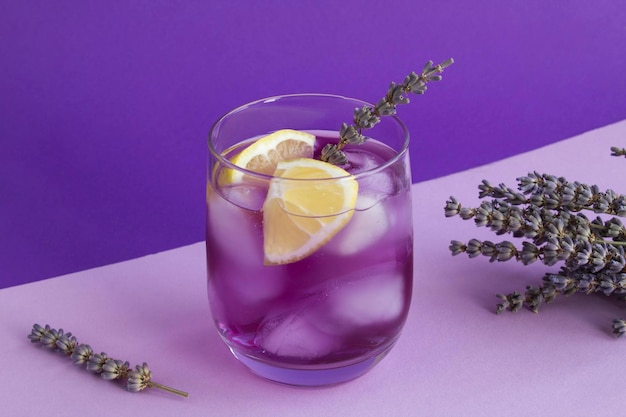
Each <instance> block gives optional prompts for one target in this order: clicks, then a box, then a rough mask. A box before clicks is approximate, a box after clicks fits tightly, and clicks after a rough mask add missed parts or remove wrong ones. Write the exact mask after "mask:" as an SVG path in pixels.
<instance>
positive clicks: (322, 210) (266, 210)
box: [263, 158, 359, 265]
mask: <svg viewBox="0 0 626 417" xmlns="http://www.w3.org/2000/svg"><path fill="white" fill-rule="evenodd" d="M332 178H336V179H335V180H332ZM358 189H359V185H358V182H357V181H356V179H355V178H354V177H353V176H352V175H350V173H348V172H347V171H345V170H343V169H342V168H339V167H337V166H335V165H332V164H329V163H326V162H322V161H318V160H316V159H310V158H298V159H293V160H289V161H280V162H278V163H277V166H276V170H275V171H274V178H273V179H272V180H271V181H270V185H269V190H268V194H267V197H266V199H265V202H264V204H263V243H264V251H265V264H266V265H279V264H287V263H292V262H296V261H298V260H300V259H303V258H305V257H307V256H309V255H310V254H312V253H313V252H315V251H316V250H317V249H319V248H320V247H322V246H323V245H324V244H325V243H327V242H328V241H329V240H330V239H331V238H332V237H333V236H334V235H335V234H337V232H339V231H340V230H341V229H342V228H343V227H344V226H345V225H346V224H347V223H348V221H350V219H351V218H352V214H353V213H354V207H355V205H356V199H357V194H358Z"/></svg>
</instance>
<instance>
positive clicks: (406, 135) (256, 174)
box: [208, 93, 410, 182]
mask: <svg viewBox="0 0 626 417" xmlns="http://www.w3.org/2000/svg"><path fill="white" fill-rule="evenodd" d="M299 97H302V98H306V97H311V98H327V99H338V100H345V101H351V102H354V103H355V104H359V105H361V106H368V107H372V108H373V107H374V104H372V103H369V102H367V101H364V100H361V99H357V98H353V97H347V96H342V95H338V94H326V93H294V94H281V95H276V96H271V97H265V98H261V99H258V100H254V101H251V102H248V103H246V104H243V105H241V106H238V107H236V108H234V109H232V110H230V111H228V112H226V113H224V114H223V115H222V116H221V117H219V118H218V119H217V120H216V121H215V123H213V125H212V126H211V129H210V130H209V137H208V147H209V152H210V153H211V154H212V155H213V157H215V158H216V160H217V161H218V162H219V163H220V164H222V165H224V167H225V168H227V169H233V170H235V171H239V172H241V173H242V174H243V175H245V176H251V177H256V178H259V179H264V180H268V181H269V180H271V179H273V178H280V179H281V180H290V181H304V182H307V181H326V180H335V181H336V180H340V179H342V178H356V179H358V178H360V177H367V176H370V175H375V174H377V173H378V172H380V171H383V170H385V169H387V168H388V167H391V166H393V165H394V164H396V163H397V162H398V161H399V160H401V159H402V158H404V156H405V155H406V154H407V153H408V152H409V143H410V135H409V130H408V128H407V127H406V124H404V122H403V121H402V120H401V119H400V118H399V117H398V116H396V115H390V116H384V117H385V118H386V119H387V120H393V121H394V122H395V123H396V124H398V125H399V127H400V129H401V130H402V132H403V136H404V140H403V141H402V147H401V149H400V150H399V151H398V152H397V153H396V154H395V155H394V156H393V157H392V158H389V159H388V160H385V162H384V163H383V164H381V165H378V166H376V167H375V168H371V169H367V170H364V171H361V172H358V173H356V174H349V175H345V176H343V177H328V178H315V179H313V178H289V177H274V176H273V175H268V174H263V173H260V172H256V171H251V170H248V169H246V168H243V167H240V166H238V165H236V164H233V163H232V162H231V161H230V160H228V159H227V158H225V157H224V155H223V154H222V153H220V152H218V151H217V149H215V147H214V146H213V141H212V138H213V132H214V131H215V129H216V128H217V127H218V126H219V125H220V124H221V123H222V122H223V121H224V120H226V118H228V117H229V116H231V115H233V114H235V113H238V112H240V111H243V110H245V109H247V108H249V107H252V106H255V105H258V104H264V103H271V102H274V101H277V100H280V99H289V98H299ZM287 128H288V127H285V129H287ZM277 130H279V129H277ZM268 133H271V132H268ZM364 136H365V137H367V135H364Z"/></svg>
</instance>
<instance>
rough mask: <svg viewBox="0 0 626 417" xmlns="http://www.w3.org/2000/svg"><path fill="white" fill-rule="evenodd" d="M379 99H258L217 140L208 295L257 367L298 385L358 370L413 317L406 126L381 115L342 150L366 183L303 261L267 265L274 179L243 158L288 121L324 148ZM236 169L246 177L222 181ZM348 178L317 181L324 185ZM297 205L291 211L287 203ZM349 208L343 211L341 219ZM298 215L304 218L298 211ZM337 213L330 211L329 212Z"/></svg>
mask: <svg viewBox="0 0 626 417" xmlns="http://www.w3.org/2000/svg"><path fill="white" fill-rule="evenodd" d="M363 106H369V107H372V104H370V103H366V102H363V101H360V100H357V99H353V98H346V97H341V96H335V95H327V94H295V95H284V96H277V97H271V98H266V99H262V100H258V101H255V102H252V103H249V104H246V105H244V106H241V107H239V108H237V109H235V110H232V111H231V112H229V113H227V114H226V115H224V116H223V117H221V118H220V119H219V120H218V121H217V122H216V123H215V124H214V125H213V126H212V128H211V131H210V134H209V140H208V147H209V154H208V169H207V197H206V201H207V222H206V253H207V271H208V298H209V305H210V310H211V313H212V317H213V320H214V322H215V326H216V327H217V331H218V332H219V335H220V336H221V338H222V339H223V341H224V342H225V344H226V346H228V348H229V349H230V351H231V352H232V354H233V355H234V356H235V357H236V358H237V359H238V360H239V361H240V362H241V363H242V364H244V365H245V366H246V367H248V368H249V369H250V370H251V371H252V372H253V373H255V374H257V375H260V376H261V377H264V378H267V379H269V380H272V381H277V382H281V383H285V384H290V385H299V386H320V385H330V384H336V383H339V382H344V381H348V380H350V379H353V378H356V377H358V376H360V375H362V374H364V373H366V372H367V371H368V370H370V369H371V368H372V367H373V366H375V365H376V364H377V363H378V362H379V361H380V360H381V359H382V358H383V357H384V356H385V355H386V354H387V353H388V352H389V351H390V349H391V348H392V347H393V345H394V344H395V342H396V341H397V340H398V337H399V335H400V333H401V330H402V328H403V326H404V324H405V321H406V318H407V314H408V310H409V305H410V302H411V293H412V280H413V227H412V226H413V224H412V210H411V169H410V163H409V152H408V148H409V134H408V131H407V129H406V127H405V125H404V124H403V123H402V121H401V120H400V119H398V118H397V117H395V116H389V117H384V118H382V119H381V121H380V122H379V123H378V124H376V125H375V126H374V127H373V128H371V129H367V130H364V131H363V132H362V133H363V134H364V135H366V136H367V138H368V139H367V140H366V141H365V142H364V143H363V144H361V145H347V146H346V147H344V148H343V150H344V151H345V153H346V156H347V158H348V163H347V164H346V165H345V166H343V168H344V169H345V170H346V171H348V172H349V173H350V174H352V177H351V179H355V180H356V181H357V183H358V196H357V199H356V203H355V206H354V208H353V210H352V211H353V213H352V217H351V218H350V220H349V221H348V223H347V224H346V225H345V227H343V229H341V230H340V231H339V232H337V233H336V234H335V235H334V236H333V237H332V238H331V239H330V240H329V241H328V242H326V243H325V244H324V245H323V246H321V247H320V248H319V249H317V250H315V251H314V252H313V253H312V254H310V255H308V256H306V257H305V258H304V259H301V260H298V261H296V262H292V263H288V264H283V265H266V262H265V261H264V244H263V239H264V236H263V227H264V221H263V203H264V200H265V198H266V195H267V192H268V188H269V186H270V184H271V183H272V181H286V182H289V183H290V186H293V187H299V186H306V183H307V180H302V179H300V180H297V179H277V178H273V176H272V175H267V174H260V173H257V172H253V171H250V170H247V169H245V168H242V167H239V166H237V165H235V164H233V163H232V162H231V160H232V158H233V156H234V155H236V154H238V153H239V152H240V151H241V150H242V149H244V148H245V147H246V146H248V145H249V144H250V143H251V142H253V141H254V140H256V139H257V138H259V137H262V136H264V135H267V134H270V133H272V132H275V131H278V130H281V129H294V130H299V131H305V132H309V133H311V134H313V135H315V137H316V140H315V146H314V151H315V156H314V157H316V158H317V157H318V156H319V154H320V152H321V149H322V148H323V147H324V145H325V144H328V143H335V144H336V143H337V141H338V138H339V130H340V128H341V126H342V123H344V122H346V123H350V122H351V120H352V117H353V113H354V111H355V109H359V108H362V107H363ZM226 171H230V172H237V173H238V176H237V178H238V181H235V182H232V181H228V180H224V178H232V175H231V176H225V175H224V172H226ZM344 180H345V178H325V179H318V180H316V181H320V182H321V183H324V182H326V183H333V182H338V181H344ZM283 209H284V210H287V211H288V208H287V207H283ZM340 214H341V213H336V215H340ZM300 215H301V214H300ZM333 215H335V213H333V214H331V216H333Z"/></svg>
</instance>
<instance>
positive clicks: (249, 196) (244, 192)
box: [221, 184, 267, 211]
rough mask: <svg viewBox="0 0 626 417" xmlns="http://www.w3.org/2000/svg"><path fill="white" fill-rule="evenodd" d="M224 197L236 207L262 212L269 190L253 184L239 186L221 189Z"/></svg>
mask: <svg viewBox="0 0 626 417" xmlns="http://www.w3.org/2000/svg"><path fill="white" fill-rule="evenodd" d="M221 191H222V194H223V197H224V198H226V199H227V200H228V201H230V202H231V203H233V204H235V205H236V206H239V207H242V208H244V209H247V210H252V211H261V209H262V208H263V202H264V201H265V196H266V195H267V188H266V187H261V186H255V185H252V184H238V185H233V186H230V187H223V188H221Z"/></svg>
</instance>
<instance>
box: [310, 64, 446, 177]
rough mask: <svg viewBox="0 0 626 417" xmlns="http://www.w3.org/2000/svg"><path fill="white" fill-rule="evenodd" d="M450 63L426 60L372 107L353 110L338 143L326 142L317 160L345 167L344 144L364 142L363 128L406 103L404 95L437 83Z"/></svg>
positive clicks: (419, 92) (423, 91) (393, 85)
mask: <svg viewBox="0 0 626 417" xmlns="http://www.w3.org/2000/svg"><path fill="white" fill-rule="evenodd" d="M453 63H454V60H453V59H452V58H450V59H448V60H446V61H444V62H442V63H441V64H438V65H434V64H433V62H432V61H428V62H427V63H426V65H424V68H423V69H422V72H421V73H420V74H416V73H415V72H411V73H410V74H409V75H407V76H406V78H405V79H404V81H403V82H402V83H401V84H396V83H395V82H392V83H391V85H390V86H389V89H388V90H387V95H385V97H383V98H382V99H380V100H379V101H378V103H377V104H376V105H375V106H373V107H370V106H363V107H361V108H356V109H354V117H353V121H352V124H351V125H349V124H347V123H343V124H342V126H341V129H340V131H339V143H338V144H336V145H334V144H330V143H329V144H327V145H326V146H324V148H323V149H322V153H321V156H320V159H321V160H322V161H324V162H329V163H331V164H334V165H345V164H346V163H347V162H348V158H347V157H346V154H345V153H344V152H343V151H342V149H343V148H344V147H345V146H346V145H348V144H351V145H360V144H362V143H363V142H365V141H366V140H367V137H366V136H364V135H363V134H362V132H363V130H364V129H370V128H372V127H374V125H376V124H377V123H378V122H380V119H381V118H382V117H383V116H391V115H394V114H396V108H397V106H398V105H400V104H408V103H409V102H410V100H409V98H408V97H406V94H408V93H413V94H417V95H421V94H424V93H425V92H426V88H427V86H426V84H428V83H429V82H431V81H439V80H441V75H440V74H441V73H442V72H443V70H444V69H445V68H447V67H449V66H450V65H452V64H453Z"/></svg>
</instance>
